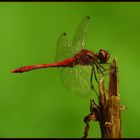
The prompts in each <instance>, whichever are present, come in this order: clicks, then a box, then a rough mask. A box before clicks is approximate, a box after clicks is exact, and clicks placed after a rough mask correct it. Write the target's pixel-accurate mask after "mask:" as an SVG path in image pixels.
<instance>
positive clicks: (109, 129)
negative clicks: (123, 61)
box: [83, 59, 122, 138]
mask: <svg viewBox="0 0 140 140" xmlns="http://www.w3.org/2000/svg"><path fill="white" fill-rule="evenodd" d="M92 101H93V102H92V104H94V105H90V114H89V115H88V116H86V117H85V119H84V121H85V123H86V124H87V125H86V126H87V127H86V128H88V129H85V130H86V131H85V133H84V137H83V138H86V137H87V135H88V130H89V122H90V120H93V121H99V125H100V130H101V138H121V137H122V132H121V110H122V109H121V108H122V107H121V106H120V96H119V88H118V66H117V60H116V59H114V60H113V61H112V63H111V65H110V69H109V83H108V93H107V94H106V93H105V87H104V78H102V79H100V81H99V104H98V105H97V106H96V105H95V102H94V100H92ZM92 116H94V119H93V118H92ZM91 118H92V119H91Z"/></svg>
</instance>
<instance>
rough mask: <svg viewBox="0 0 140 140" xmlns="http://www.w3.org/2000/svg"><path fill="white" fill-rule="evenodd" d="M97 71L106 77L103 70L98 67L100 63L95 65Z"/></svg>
mask: <svg viewBox="0 0 140 140" xmlns="http://www.w3.org/2000/svg"><path fill="white" fill-rule="evenodd" d="M95 65H96V68H97V70H99V71H100V73H102V75H104V73H103V71H102V70H101V68H100V67H99V66H98V63H95Z"/></svg>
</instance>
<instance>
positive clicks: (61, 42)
mask: <svg viewBox="0 0 140 140" xmlns="http://www.w3.org/2000/svg"><path fill="white" fill-rule="evenodd" d="M88 21H89V17H85V18H84V19H83V20H82V22H81V24H80V25H79V26H78V28H77V31H76V33H75V35H74V38H73V41H72V43H71V44H70V43H69V41H68V39H67V34H66V33H63V34H61V35H60V37H59V39H58V42H57V49H56V59H55V60H56V61H61V60H64V59H66V58H69V57H73V56H74V55H75V54H76V53H78V52H79V51H80V50H81V49H84V48H85V47H86V36H87V26H88ZM90 74H91V67H90V66H80V65H77V66H75V67H72V68H69V67H66V68H61V70H60V75H61V78H62V81H63V83H64V85H65V86H66V87H67V88H68V89H69V90H71V91H73V92H75V93H76V94H77V95H80V96H87V95H90Z"/></svg>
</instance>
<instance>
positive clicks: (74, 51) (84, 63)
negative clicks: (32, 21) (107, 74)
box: [11, 16, 110, 96]
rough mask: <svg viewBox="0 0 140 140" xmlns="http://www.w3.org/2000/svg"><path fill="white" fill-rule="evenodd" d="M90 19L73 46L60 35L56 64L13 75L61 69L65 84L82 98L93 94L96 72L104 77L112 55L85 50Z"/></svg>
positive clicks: (27, 69) (39, 66) (24, 69)
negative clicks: (93, 80)
mask: <svg viewBox="0 0 140 140" xmlns="http://www.w3.org/2000/svg"><path fill="white" fill-rule="evenodd" d="M89 19H90V17H89V16H87V17H85V18H84V19H83V20H82V22H81V23H80V25H79V26H78V28H77V31H76V33H75V35H74V38H73V41H72V44H70V43H69V41H68V39H67V34H66V33H63V34H61V35H60V37H59V39H58V42H57V50H56V59H55V60H56V62H54V63H49V64H38V65H30V66H23V67H20V68H17V69H14V70H12V71H11V72H13V73H23V72H28V71H31V70H35V69H40V68H49V67H60V68H61V69H62V70H61V71H60V74H61V78H62V80H63V82H64V84H65V85H66V86H67V87H68V88H69V89H70V90H72V91H74V92H75V93H80V96H81V95H83V96H85V95H86V94H90V93H91V89H95V88H94V86H93V84H92V77H93V74H94V77H95V80H96V81H97V77H96V71H97V72H98V73H101V74H102V75H104V71H105V70H106V69H105V68H104V67H103V66H102V64H107V62H108V59H109V58H110V54H109V53H108V52H107V51H106V50H103V49H100V50H99V52H98V53H95V52H93V51H90V50H88V49H85V47H86V36H87V26H88V22H89Z"/></svg>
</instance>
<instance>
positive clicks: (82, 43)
mask: <svg viewBox="0 0 140 140" xmlns="http://www.w3.org/2000/svg"><path fill="white" fill-rule="evenodd" d="M89 19H90V17H89V16H86V17H85V18H84V19H83V20H82V21H81V23H80V25H79V26H78V28H77V30H76V33H75V35H74V38H73V41H72V47H71V49H72V53H73V54H76V53H77V52H79V51H80V50H81V49H84V48H85V47H86V40H87V27H88V22H89Z"/></svg>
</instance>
